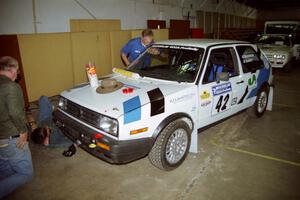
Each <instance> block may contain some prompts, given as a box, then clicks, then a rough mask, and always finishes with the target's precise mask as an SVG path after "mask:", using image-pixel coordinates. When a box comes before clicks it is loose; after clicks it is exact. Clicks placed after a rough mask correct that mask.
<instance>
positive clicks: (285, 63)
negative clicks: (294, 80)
mask: <svg viewBox="0 0 300 200" xmlns="http://www.w3.org/2000/svg"><path fill="white" fill-rule="evenodd" d="M299 27H300V22H297V21H267V22H265V29H264V34H263V35H261V36H260V37H259V38H258V40H257V41H256V43H257V45H258V47H259V48H261V50H262V51H263V52H264V53H265V54H266V56H267V58H268V60H269V61H270V63H271V65H272V67H274V68H285V69H290V67H291V64H292V61H293V60H294V59H300V51H299V48H300V45H299V41H298V40H297V39H296V38H295V37H296V35H295V32H296V30H297V29H299Z"/></svg>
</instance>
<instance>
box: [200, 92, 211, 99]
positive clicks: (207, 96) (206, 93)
mask: <svg viewBox="0 0 300 200" xmlns="http://www.w3.org/2000/svg"><path fill="white" fill-rule="evenodd" d="M200 98H201V99H202V100H204V99H208V98H210V93H209V92H208V91H203V93H202V94H201V95H200Z"/></svg>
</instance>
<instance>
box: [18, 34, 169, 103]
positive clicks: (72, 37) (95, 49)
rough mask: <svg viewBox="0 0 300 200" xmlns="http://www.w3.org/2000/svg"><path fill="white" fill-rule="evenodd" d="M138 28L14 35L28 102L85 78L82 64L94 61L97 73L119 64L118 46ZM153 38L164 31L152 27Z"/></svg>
mask: <svg viewBox="0 0 300 200" xmlns="http://www.w3.org/2000/svg"><path fill="white" fill-rule="evenodd" d="M140 34H141V30H125V31H104V32H78V33H49V34H26V35H18V40H19V46H20V52H21V57H22V63H23V66H24V74H25V79H26V87H27V91H28V97H29V101H35V100H37V99H38V98H39V97H40V96H41V95H46V96H54V95H57V94H59V93H60V92H61V91H63V90H65V89H68V88H70V87H72V86H73V85H75V84H79V83H82V82H86V81H87V77H86V72H85V65H86V64H87V63H88V62H89V61H91V62H92V63H95V65H96V68H97V74H98V76H104V75H107V74H110V73H111V70H112V67H123V66H124V65H123V63H122V61H121V57H120V50H121V48H122V47H123V46H124V45H125V44H126V43H127V42H128V40H130V39H131V38H134V37H138V36H140ZM154 35H155V41H160V40H165V39H168V30H167V29H160V30H154Z"/></svg>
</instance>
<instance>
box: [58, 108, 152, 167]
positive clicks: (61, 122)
mask: <svg viewBox="0 0 300 200" xmlns="http://www.w3.org/2000/svg"><path fill="white" fill-rule="evenodd" d="M54 121H55V123H56V124H57V126H58V127H59V128H60V129H61V130H62V132H63V133H64V134H65V135H66V136H67V137H68V138H69V139H71V140H72V141H73V142H76V143H77V144H79V146H80V147H81V148H82V149H84V150H86V151H87V152H89V153H90V154H92V155H94V156H96V157H97V158H100V159H102V160H105V161H107V162H109V163H115V164H121V163H128V162H131V161H133V160H137V159H139V158H142V157H144V156H146V155H147V154H148V153H149V151H150V150H151V147H152V144H153V139H152V138H144V139H136V140H127V141H119V140H115V139H112V138H110V137H107V136H105V135H103V134H102V138H99V139H95V138H94V135H95V134H96V133H97V132H96V131H95V130H93V129H91V128H89V127H87V126H85V125H84V124H81V123H79V122H78V121H76V120H74V119H72V118H71V117H69V116H67V115H66V114H64V113H63V112H61V111H60V110H56V111H55V112H54ZM97 142H100V143H102V144H105V145H107V146H108V147H109V149H110V150H107V149H103V148H101V147H99V146H98V145H96V147H93V148H91V147H90V146H89V145H90V144H97ZM93 146H95V145H93Z"/></svg>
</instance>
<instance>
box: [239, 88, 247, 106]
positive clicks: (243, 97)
mask: <svg viewBox="0 0 300 200" xmlns="http://www.w3.org/2000/svg"><path fill="white" fill-rule="evenodd" d="M248 92H249V91H248V85H247V87H246V90H245V92H244V94H243V96H242V98H241V99H240V100H239V102H238V104H240V103H243V101H244V99H245V97H246V96H247V94H248Z"/></svg>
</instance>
